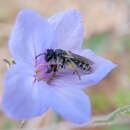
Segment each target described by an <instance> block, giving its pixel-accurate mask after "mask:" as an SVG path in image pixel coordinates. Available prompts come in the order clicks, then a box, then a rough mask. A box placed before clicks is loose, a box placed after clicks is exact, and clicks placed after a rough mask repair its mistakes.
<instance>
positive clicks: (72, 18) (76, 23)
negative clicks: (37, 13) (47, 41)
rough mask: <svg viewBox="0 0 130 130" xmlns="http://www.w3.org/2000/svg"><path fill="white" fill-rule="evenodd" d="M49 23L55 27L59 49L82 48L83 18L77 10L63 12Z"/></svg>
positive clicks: (51, 18) (50, 19)
mask: <svg viewBox="0 0 130 130" xmlns="http://www.w3.org/2000/svg"><path fill="white" fill-rule="evenodd" d="M48 21H49V23H51V24H52V25H53V26H54V27H55V31H56V40H57V42H58V43H57V44H58V48H61V49H64V50H75V49H80V48H81V47H82V43H83V33H84V30H83V23H82V17H81V15H80V13H79V12H78V11H77V10H75V9H69V10H67V11H64V12H61V13H59V14H56V15H54V16H52V17H50V18H49V19H48Z"/></svg>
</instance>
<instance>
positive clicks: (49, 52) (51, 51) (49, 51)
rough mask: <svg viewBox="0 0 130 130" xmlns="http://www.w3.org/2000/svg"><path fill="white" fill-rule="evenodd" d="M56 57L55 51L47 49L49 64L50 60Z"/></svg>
mask: <svg viewBox="0 0 130 130" xmlns="http://www.w3.org/2000/svg"><path fill="white" fill-rule="evenodd" d="M54 55H55V51H54V50H53V49H47V51H46V53H45V60H46V62H49V61H50V60H52V59H53V58H54Z"/></svg>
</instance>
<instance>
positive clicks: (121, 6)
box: [0, 0, 130, 130]
mask: <svg viewBox="0 0 130 130" xmlns="http://www.w3.org/2000/svg"><path fill="white" fill-rule="evenodd" d="M23 8H31V9H34V10H36V11H38V12H39V13H41V14H43V15H44V16H47V17H48V16H51V15H53V14H55V13H58V12H60V11H63V10H66V9H69V8H76V9H78V10H79V11H80V12H81V14H82V15H83V18H84V27H85V36H86V37H85V40H84V46H83V47H84V48H91V49H92V50H93V51H94V52H95V53H96V54H98V55H101V56H103V57H105V58H108V59H110V60H112V61H113V62H114V63H117V64H118V65H119V66H118V68H117V69H115V70H113V71H112V72H111V73H110V74H109V75H108V76H107V77H106V78H105V79H104V80H103V81H102V82H101V83H99V84H98V85H96V86H93V87H91V88H88V89H86V91H87V93H88V94H89V96H90V97H91V100H92V106H93V116H94V117H95V116H102V115H106V114H108V113H110V112H112V111H113V110H115V109H116V108H118V107H121V106H124V105H128V104H130V0H0V95H2V91H3V79H4V78H3V77H4V73H5V71H6V69H7V68H6V65H5V63H4V62H3V58H11V56H10V53H9V50H8V45H7V42H8V39H9V35H10V32H11V29H12V27H13V25H14V23H15V17H16V15H17V13H18V11H19V10H21V9H23ZM0 100H1V96H0ZM62 122H64V121H63V120H62V119H61V118H59V117H58V116H56V115H55V114H54V113H53V112H48V113H47V114H46V116H45V117H44V118H43V117H40V118H36V119H34V120H32V121H29V123H28V124H27V126H28V127H32V128H33V127H34V126H35V127H38V128H41V129H45V130H46V129H47V130H71V129H74V130H79V129H80V130H130V123H128V124H120V125H113V126H105V127H97V128H70V127H69V126H68V125H67V124H66V122H65V124H66V125H65V124H64V123H63V124H61V125H55V126H53V127H51V124H52V123H56V124H57V123H62ZM18 126H19V122H18V121H13V120H11V119H9V118H7V117H6V116H5V115H4V113H2V112H0V129H2V130H9V129H16V128H18Z"/></svg>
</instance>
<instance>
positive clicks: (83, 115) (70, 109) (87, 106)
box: [51, 83, 91, 124]
mask: <svg viewBox="0 0 130 130" xmlns="http://www.w3.org/2000/svg"><path fill="white" fill-rule="evenodd" d="M73 87H74V88H72V87H65V85H64V84H60V85H58V83H57V86H56V87H55V86H54V87H53V88H52V92H53V98H52V101H53V102H52V104H51V106H52V109H53V110H54V111H55V112H56V113H57V114H59V115H60V116H62V117H63V118H64V119H66V120H68V121H70V122H72V123H76V124H83V123H88V121H89V120H90V119H91V103H90V99H89V97H88V96H87V95H86V94H85V93H84V92H83V91H82V90H81V89H77V88H76V86H73Z"/></svg>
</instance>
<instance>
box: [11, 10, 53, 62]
mask: <svg viewBox="0 0 130 130" xmlns="http://www.w3.org/2000/svg"><path fill="white" fill-rule="evenodd" d="M52 28H53V27H52V26H51V25H50V24H49V23H48V21H47V20H46V19H45V18H43V17H42V16H41V15H40V14H38V13H37V12H35V11H33V10H22V11H21V12H20V13H19V14H18V16H17V19H16V24H15V27H14V29H13V31H12V35H11V38H10V41H9V48H10V51H11V54H12V56H13V58H14V59H15V61H19V60H20V61H23V62H30V63H32V62H34V58H35V56H36V55H38V54H40V53H43V52H44V50H45V49H47V48H51V46H54V45H52V44H54V42H53V43H52V39H53V31H52Z"/></svg>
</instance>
